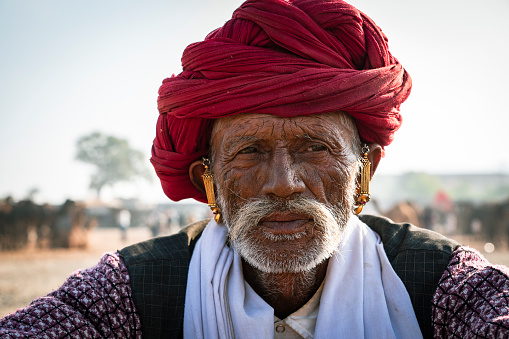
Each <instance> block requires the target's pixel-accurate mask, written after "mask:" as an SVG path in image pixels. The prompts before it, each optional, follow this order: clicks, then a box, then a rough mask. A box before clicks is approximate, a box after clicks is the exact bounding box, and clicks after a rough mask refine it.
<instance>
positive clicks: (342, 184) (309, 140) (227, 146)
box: [211, 113, 359, 273]
mask: <svg viewBox="0 0 509 339" xmlns="http://www.w3.org/2000/svg"><path fill="white" fill-rule="evenodd" d="M358 154H359V141H358V137H357V130H356V128H355V125H354V124H353V122H352V121H351V120H350V118H348V116H346V115H344V114H343V113H330V114H322V115H313V116H302V117H293V118H279V117H275V116H272V115H262V114H244V115H236V116H232V117H228V118H222V119H219V120H218V121H217V122H216V124H215V125H214V129H213V133H212V139H211V156H212V162H213V164H212V170H213V173H214V177H215V180H214V181H215V184H216V190H217V196H218V203H219V205H220V207H221V210H222V212H223V218H224V221H225V223H226V225H227V227H228V233H229V236H230V239H231V241H232V243H233V245H234V247H235V249H236V250H237V251H238V253H239V255H241V257H242V258H243V259H244V260H246V261H247V262H248V263H249V264H251V265H252V266H254V267H255V268H258V269H260V270H262V271H264V272H268V273H281V272H302V271H307V270H309V269H311V268H313V267H315V266H316V265H318V264H319V263H320V262H322V261H323V260H326V259H328V258H329V257H330V256H331V255H332V254H333V253H334V251H335V250H336V249H337V246H338V244H339V241H340V238H341V234H342V229H343V227H344V226H345V225H346V222H347V221H348V218H349V216H350V211H351V208H352V205H353V203H352V198H353V194H354V190H355V178H356V175H357V168H358Z"/></svg>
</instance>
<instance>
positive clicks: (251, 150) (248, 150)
mask: <svg viewBox="0 0 509 339" xmlns="http://www.w3.org/2000/svg"><path fill="white" fill-rule="evenodd" d="M256 152H258V149H257V148H256V147H253V146H250V147H246V148H244V149H243V150H241V151H240V152H239V153H240V154H250V153H256Z"/></svg>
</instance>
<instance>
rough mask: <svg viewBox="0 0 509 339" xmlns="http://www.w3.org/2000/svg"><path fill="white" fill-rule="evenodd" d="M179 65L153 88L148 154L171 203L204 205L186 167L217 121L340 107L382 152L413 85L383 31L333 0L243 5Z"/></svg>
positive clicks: (255, 0) (201, 152) (203, 151)
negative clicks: (154, 123) (155, 108)
mask: <svg viewBox="0 0 509 339" xmlns="http://www.w3.org/2000/svg"><path fill="white" fill-rule="evenodd" d="M182 67H183V71H182V72H181V73H180V74H178V75H173V76H171V77H170V78H167V79H165V80H164V81H163V84H162V86H161V87H160V89H159V97H158V101H157V103H158V109H159V113H160V114H159V118H158V121H157V131H156V137H155V140H154V144H153V147H152V158H151V162H152V164H153V166H154V168H155V170H156V173H157V175H158V176H159V178H160V180H161V184H162V187H163V190H164V192H165V194H166V195H167V196H168V197H169V198H170V199H172V200H180V199H184V198H194V199H196V200H198V201H202V202H206V197H205V195H204V194H203V193H202V192H200V191H199V190H198V189H196V188H195V187H194V185H193V184H192V183H191V181H190V178H189V173H188V171H189V165H190V164H191V163H192V162H193V161H195V160H197V159H200V157H202V156H205V155H207V153H208V150H209V139H210V134H211V129H212V126H213V123H214V121H215V119H217V118H221V117H226V116H230V115H234V114H241V113H264V114H272V115H275V116H279V117H294V116H299V115H311V114H321V113H328V112H335V111H343V112H346V113H348V114H349V115H351V116H352V117H353V119H354V121H355V124H356V126H357V129H358V132H359V135H360V137H361V139H362V140H363V141H365V142H376V143H378V144H380V145H382V146H387V145H389V144H390V143H391V142H392V140H393V137H394V132H395V131H396V130H397V129H398V128H399V127H400V125H401V121H402V120H401V115H400V113H399V108H400V105H401V103H402V102H403V101H405V100H406V98H407V97H408V95H409V94H410V89H411V78H410V76H409V75H408V73H407V72H406V71H405V69H404V68H403V67H402V66H401V64H400V63H399V62H398V60H397V59H396V58H394V57H393V56H392V55H391V53H390V52H389V49H388V45H387V38H386V36H385V35H384V33H383V32H382V31H381V29H380V28H379V27H378V26H376V25H375V23H374V22H373V21H372V20H371V19H370V18H368V17H367V16H366V15H365V14H363V13H362V12H360V11H359V10H357V9H356V8H355V7H353V6H351V5H349V4H347V3H345V2H343V1H340V0H293V1H292V0H248V1H246V2H245V3H243V4H242V5H241V6H240V7H239V8H238V9H237V10H236V11H235V12H234V13H233V16H232V19H231V20H229V21H228V22H226V23H225V25H224V26H223V27H220V28H218V29H216V30H214V31H213V32H211V33H210V34H209V35H208V36H207V37H206V38H205V40H204V41H201V42H197V43H193V44H191V45H189V46H188V47H187V48H186V49H185V51H184V53H183V56H182Z"/></svg>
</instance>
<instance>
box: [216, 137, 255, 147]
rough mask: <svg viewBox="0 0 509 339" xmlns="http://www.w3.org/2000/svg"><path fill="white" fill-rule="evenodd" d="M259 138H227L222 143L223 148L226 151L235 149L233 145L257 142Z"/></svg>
mask: <svg viewBox="0 0 509 339" xmlns="http://www.w3.org/2000/svg"><path fill="white" fill-rule="evenodd" d="M258 139H259V138H257V137H255V136H253V135H238V136H235V137H231V138H228V139H227V140H225V141H224V144H223V147H224V149H226V150H229V149H231V148H232V147H235V145H238V144H242V143H245V142H249V141H253V140H258Z"/></svg>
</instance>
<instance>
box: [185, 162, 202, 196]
mask: <svg viewBox="0 0 509 339" xmlns="http://www.w3.org/2000/svg"><path fill="white" fill-rule="evenodd" d="M204 172H205V166H203V160H201V159H198V160H196V161H194V162H193V163H191V165H189V178H190V179H191V182H192V183H193V185H194V186H195V187H196V188H197V189H198V190H199V191H200V192H203V193H205V186H204V185H203V177H202V176H203V173H204Z"/></svg>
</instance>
